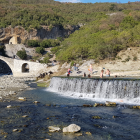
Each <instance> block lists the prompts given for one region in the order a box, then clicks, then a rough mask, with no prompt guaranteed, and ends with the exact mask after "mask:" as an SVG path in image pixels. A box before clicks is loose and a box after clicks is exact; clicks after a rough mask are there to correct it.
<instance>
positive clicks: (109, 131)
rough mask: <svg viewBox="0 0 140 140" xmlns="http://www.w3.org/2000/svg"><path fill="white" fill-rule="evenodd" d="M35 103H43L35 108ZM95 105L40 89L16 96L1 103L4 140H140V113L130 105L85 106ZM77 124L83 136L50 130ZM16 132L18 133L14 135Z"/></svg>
mask: <svg viewBox="0 0 140 140" xmlns="http://www.w3.org/2000/svg"><path fill="white" fill-rule="evenodd" d="M65 93H66V92H65ZM70 95H71V94H70ZM19 96H22V97H26V98H27V101H18V100H17V97H19ZM88 97H89V96H88ZM85 99H86V100H85ZM9 101H10V102H9ZM33 101H39V102H40V103H38V104H34V103H33ZM95 102H96V100H91V99H90V98H77V97H75V98H74V97H72V98H71V97H70V96H65V94H60V93H59V92H51V91H50V89H46V88H39V87H38V88H36V89H34V90H30V91H25V92H23V93H21V94H18V95H14V96H12V97H11V98H10V99H8V98H7V99H6V101H5V102H2V103H1V102H0V106H1V109H0V139H1V140H3V139H8V140H26V139H28V140H45V139H50V140H139V139H140V133H139V130H140V125H139V123H140V110H139V109H130V107H129V106H128V105H127V104H126V103H125V104H123V103H121V104H118V105H117V106H116V107H105V106H98V107H83V104H88V105H89V104H90V105H94V103H95ZM101 102H103V101H101ZM8 104H11V105H12V106H13V108H9V109H8V108H6V106H7V105H8ZM23 115H28V117H26V118H23V117H22V116H23ZM93 116H99V117H100V119H93ZM113 116H114V117H113ZM73 123H74V124H77V125H79V126H80V127H81V131H80V133H82V135H81V136H77V135H76V134H63V132H62V131H60V132H54V133H50V132H49V130H48V126H59V127H60V128H61V129H63V127H65V126H68V125H70V124H73ZM13 129H18V130H17V131H16V132H13ZM4 132H5V133H4ZM86 132H90V133H91V134H87V133H86ZM7 133H8V134H7Z"/></svg>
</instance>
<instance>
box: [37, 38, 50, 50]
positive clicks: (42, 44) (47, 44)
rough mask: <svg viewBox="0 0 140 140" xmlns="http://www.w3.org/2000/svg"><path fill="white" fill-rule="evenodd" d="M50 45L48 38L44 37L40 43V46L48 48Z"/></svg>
mask: <svg viewBox="0 0 140 140" xmlns="http://www.w3.org/2000/svg"><path fill="white" fill-rule="evenodd" d="M50 46H51V41H50V40H49V39H45V40H43V41H42V42H41V43H40V47H43V48H48V47H50Z"/></svg>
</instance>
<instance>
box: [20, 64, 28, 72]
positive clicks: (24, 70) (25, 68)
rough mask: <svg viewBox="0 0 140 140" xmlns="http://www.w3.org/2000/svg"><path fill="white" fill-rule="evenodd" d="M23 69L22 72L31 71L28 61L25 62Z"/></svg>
mask: <svg viewBox="0 0 140 140" xmlns="http://www.w3.org/2000/svg"><path fill="white" fill-rule="evenodd" d="M21 70H22V71H21V72H24V73H29V64H28V63H23V64H22V68H21Z"/></svg>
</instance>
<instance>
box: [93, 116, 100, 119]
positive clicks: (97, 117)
mask: <svg viewBox="0 0 140 140" xmlns="http://www.w3.org/2000/svg"><path fill="white" fill-rule="evenodd" d="M92 119H101V117H100V116H92Z"/></svg>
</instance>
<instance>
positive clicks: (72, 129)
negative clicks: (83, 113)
mask: <svg viewBox="0 0 140 140" xmlns="http://www.w3.org/2000/svg"><path fill="white" fill-rule="evenodd" d="M80 130H81V127H80V126H78V125H76V124H71V125H69V126H67V127H64V128H63V132H64V133H75V132H78V131H80Z"/></svg>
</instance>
